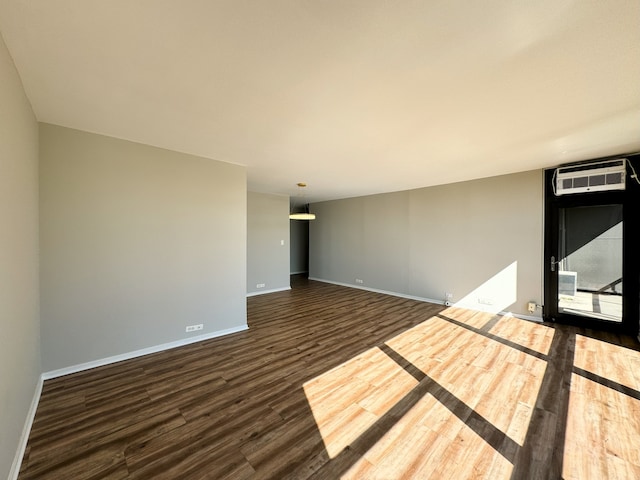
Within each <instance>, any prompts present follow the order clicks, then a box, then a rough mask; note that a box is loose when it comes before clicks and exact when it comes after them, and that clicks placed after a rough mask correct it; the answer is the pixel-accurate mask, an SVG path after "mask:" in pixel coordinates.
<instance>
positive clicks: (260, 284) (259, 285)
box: [256, 283, 266, 288]
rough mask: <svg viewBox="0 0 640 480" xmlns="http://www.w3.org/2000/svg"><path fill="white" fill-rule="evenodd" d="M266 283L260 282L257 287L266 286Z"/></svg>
mask: <svg viewBox="0 0 640 480" xmlns="http://www.w3.org/2000/svg"><path fill="white" fill-rule="evenodd" d="M265 286H266V285H265V284H264V283H258V284H257V285H256V288H264V287H265Z"/></svg>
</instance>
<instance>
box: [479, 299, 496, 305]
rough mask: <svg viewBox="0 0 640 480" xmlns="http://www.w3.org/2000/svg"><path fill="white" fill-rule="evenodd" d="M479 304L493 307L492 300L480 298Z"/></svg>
mask: <svg viewBox="0 0 640 480" xmlns="http://www.w3.org/2000/svg"><path fill="white" fill-rule="evenodd" d="M478 303H479V304H481V305H493V300H492V299H491V298H486V297H484V298H483V297H481V298H478Z"/></svg>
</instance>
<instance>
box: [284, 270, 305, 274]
mask: <svg viewBox="0 0 640 480" xmlns="http://www.w3.org/2000/svg"><path fill="white" fill-rule="evenodd" d="M301 273H309V270H300V271H299V272H290V273H289V275H300V274H301Z"/></svg>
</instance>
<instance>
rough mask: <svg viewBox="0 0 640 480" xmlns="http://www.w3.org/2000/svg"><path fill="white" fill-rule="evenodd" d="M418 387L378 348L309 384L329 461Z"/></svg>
mask: <svg viewBox="0 0 640 480" xmlns="http://www.w3.org/2000/svg"><path fill="white" fill-rule="evenodd" d="M417 383H418V381H417V380H416V379H415V378H413V377H412V376H411V375H410V374H408V373H407V372H406V371H405V370H404V369H403V368H402V367H400V366H399V365H398V364H397V363H396V362H394V361H393V360H391V359H390V358H389V357H388V356H387V355H385V354H384V353H383V352H382V351H381V350H380V349H379V348H377V347H376V348H372V349H370V350H367V351H366V352H364V353H362V354H360V355H358V356H356V357H354V358H352V359H351V360H349V361H348V362H345V363H343V364H342V365H340V366H338V367H336V368H334V369H332V370H329V371H328V372H326V373H324V374H322V375H320V376H319V377H316V378H314V379H313V380H311V381H309V382H307V383H305V384H304V385H303V388H304V392H305V395H306V397H307V400H308V402H309V405H310V407H311V411H312V412H313V416H314V419H315V421H316V424H317V426H318V430H319V431H320V434H321V435H322V438H323V440H324V444H325V447H326V449H327V453H328V454H329V457H330V458H334V457H335V456H336V455H337V454H339V453H340V452H341V451H342V450H343V449H344V448H345V447H347V445H349V444H350V443H351V442H353V441H354V440H356V439H357V438H358V437H359V436H360V435H362V434H363V433H364V432H365V431H366V430H367V429H368V428H369V427H371V425H373V424H374V423H375V422H376V420H377V419H378V418H379V417H381V416H382V415H384V414H385V413H386V412H387V411H388V410H389V409H390V408H392V407H393V406H394V405H395V404H396V403H397V402H398V401H399V400H400V399H401V398H402V397H404V396H405V395H406V394H407V393H409V392H410V391H411V389H412V388H413V387H415V385H417Z"/></svg>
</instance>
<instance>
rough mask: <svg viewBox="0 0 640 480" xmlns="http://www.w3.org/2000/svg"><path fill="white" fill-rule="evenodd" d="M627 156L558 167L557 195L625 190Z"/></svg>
mask: <svg viewBox="0 0 640 480" xmlns="http://www.w3.org/2000/svg"><path fill="white" fill-rule="evenodd" d="M626 162H627V159H626V158H617V159H615V160H605V161H601V162H595V163H588V164H583V165H574V166H570V167H559V168H557V169H556V181H555V186H556V195H567V194H569V193H585V192H602V191H605V190H624V188H625V176H626V175H625V173H626V169H625V167H626Z"/></svg>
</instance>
